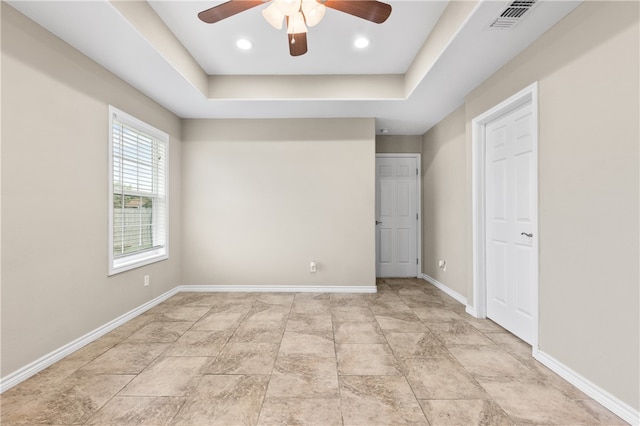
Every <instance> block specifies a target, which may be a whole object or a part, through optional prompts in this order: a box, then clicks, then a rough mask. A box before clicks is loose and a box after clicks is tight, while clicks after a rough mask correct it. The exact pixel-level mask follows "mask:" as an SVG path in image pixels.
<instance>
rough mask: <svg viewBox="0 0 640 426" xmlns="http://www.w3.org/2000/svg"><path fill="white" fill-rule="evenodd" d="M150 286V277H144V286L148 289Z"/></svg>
mask: <svg viewBox="0 0 640 426" xmlns="http://www.w3.org/2000/svg"><path fill="white" fill-rule="evenodd" d="M148 285H149V275H145V276H144V286H145V287H147V286H148Z"/></svg>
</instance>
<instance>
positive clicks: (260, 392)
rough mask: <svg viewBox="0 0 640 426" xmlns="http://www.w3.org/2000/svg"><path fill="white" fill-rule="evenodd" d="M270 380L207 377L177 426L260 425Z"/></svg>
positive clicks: (191, 399)
mask: <svg viewBox="0 0 640 426" xmlns="http://www.w3.org/2000/svg"><path fill="white" fill-rule="evenodd" d="M268 381H269V376H260V375H255V376H247V375H233V376H204V377H203V378H202V380H201V381H200V384H199V385H198V387H197V388H196V389H195V390H194V392H193V394H192V395H191V397H190V398H189V399H188V400H187V402H185V404H184V405H183V406H182V409H181V410H180V411H179V412H178V414H177V415H176V417H175V420H174V423H173V424H174V425H175V426H215V425H222V426H230V425H234V426H241V425H255V424H256V423H257V422H258V415H259V413H260V407H261V406H262V402H263V400H264V395H265V392H266V390H267V383H268Z"/></svg>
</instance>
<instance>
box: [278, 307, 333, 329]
mask: <svg viewBox="0 0 640 426" xmlns="http://www.w3.org/2000/svg"><path fill="white" fill-rule="evenodd" d="M331 330H332V322H331V314H330V313H329V312H328V310H327V311H326V312H323V313H313V314H306V313H297V312H292V313H290V314H289V319H288V320H287V327H286V331H298V332H305V331H325V332H326V331H329V332H330V331H331Z"/></svg>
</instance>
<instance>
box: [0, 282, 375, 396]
mask: <svg viewBox="0 0 640 426" xmlns="http://www.w3.org/2000/svg"><path fill="white" fill-rule="evenodd" d="M377 291H378V289H377V287H376V286H375V285H373V286H344V287H343V286H264V287H263V286H242V285H241V286H225V285H179V286H177V287H175V288H173V289H172V290H169V291H168V292H166V293H164V294H162V295H160V296H158V297H156V298H155V299H153V300H150V301H149V302H147V303H144V304H143V305H140V306H138V307H137V308H135V309H133V310H131V311H129V312H127V313H126V314H123V315H121V316H119V317H118V318H116V319H114V320H112V321H109V322H108V323H106V324H104V325H102V326H100V327H98V328H96V329H95V330H93V331H90V332H89V333H87V334H85V335H84V336H81V337H79V338H77V339H76V340H74V341H73V342H71V343H67V344H66V345H64V346H62V347H60V348H58V349H56V350H54V351H52V352H50V353H48V354H46V355H44V356H42V357H41V358H39V359H37V360H35V361H33V362H32V363H30V364H28V365H25V366H24V367H22V368H20V369H18V370H16V371H14V372H13V373H10V374H8V375H7V376H5V377H1V378H0V393H2V392H4V391H6V390H8V389H10V388H12V387H13V386H15V385H17V384H18V383H20V382H23V381H25V380H27V379H28V378H29V377H31V376H33V375H35V374H37V373H39V372H40V371H42V370H44V369H45V368H47V367H49V366H50V365H52V364H54V363H56V362H58V361H60V360H61V359H62V358H64V357H66V356H67V355H70V354H71V353H73V352H75V351H77V350H78V349H80V348H82V347H83V346H86V345H88V344H89V343H91V342H93V341H94V340H97V339H99V338H100V337H102V336H104V335H105V334H107V333H108V332H110V331H112V330H114V329H116V328H117V327H119V326H121V325H122V324H124V323H126V322H127V321H130V320H132V319H133V318H135V317H137V316H138V315H140V314H142V313H144V312H146V311H148V310H149V309H151V308H153V307H154V306H156V305H158V304H160V303H161V302H164V301H165V300H167V299H168V298H170V297H171V296H173V295H175V294H177V293H179V292H265V293H266V292H296V293H303V292H307V293H309V292H312V293H376V292H377Z"/></svg>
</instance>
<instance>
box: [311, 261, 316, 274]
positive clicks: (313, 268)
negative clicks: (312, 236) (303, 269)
mask: <svg viewBox="0 0 640 426" xmlns="http://www.w3.org/2000/svg"><path fill="white" fill-rule="evenodd" d="M309 272H311V273H314V274H315V273H316V272H318V264H317V263H316V262H314V261H313V260H312V261H311V263H310V264H309Z"/></svg>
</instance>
